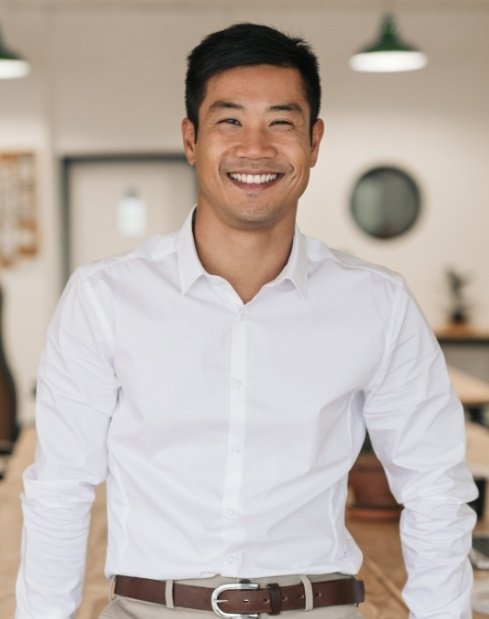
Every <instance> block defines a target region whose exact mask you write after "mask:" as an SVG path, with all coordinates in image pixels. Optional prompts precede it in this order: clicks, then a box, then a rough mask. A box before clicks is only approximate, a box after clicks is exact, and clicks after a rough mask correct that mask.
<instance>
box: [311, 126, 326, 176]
mask: <svg viewBox="0 0 489 619" xmlns="http://www.w3.org/2000/svg"><path fill="white" fill-rule="evenodd" d="M323 134H324V122H323V121H322V119H321V118H318V119H317V120H316V122H315V123H314V126H313V128H312V139H311V162H310V166H311V168H313V167H314V166H315V165H316V161H317V160H318V155H319V145H320V144H321V140H322V139H323Z"/></svg>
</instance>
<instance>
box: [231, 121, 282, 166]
mask: <svg viewBox="0 0 489 619" xmlns="http://www.w3.org/2000/svg"><path fill="white" fill-rule="evenodd" d="M235 154H236V156H237V157H246V158H248V159H262V158H272V157H274V156H275V155H276V154H277V150H276V148H275V146H274V145H273V144H272V141H271V139H270V135H269V134H268V132H267V131H266V130H265V129H263V128H259V127H254V128H252V127H248V128H246V129H244V130H243V131H241V132H240V135H239V140H238V143H237V145H236V148H235Z"/></svg>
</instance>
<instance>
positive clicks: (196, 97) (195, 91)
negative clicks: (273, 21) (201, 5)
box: [185, 23, 321, 135]
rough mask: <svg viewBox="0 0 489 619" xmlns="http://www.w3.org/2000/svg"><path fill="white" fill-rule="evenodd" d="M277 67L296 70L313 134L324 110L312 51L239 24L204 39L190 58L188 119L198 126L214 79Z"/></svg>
mask: <svg viewBox="0 0 489 619" xmlns="http://www.w3.org/2000/svg"><path fill="white" fill-rule="evenodd" d="M263 64H268V65H274V66H278V67H288V68H293V69H297V70H298V71H299V73H300V75H301V78H302V83H303V85H304V94H305V97H306V99H307V102H308V104H309V108H310V113H311V118H310V122H311V125H310V127H311V132H312V127H313V125H314V123H315V122H316V120H317V118H318V116H319V109H320V107H321V82H320V78H319V67H318V60H317V58H316V56H315V54H314V53H313V51H312V50H311V47H310V46H309V45H308V44H307V43H306V42H305V41H304V40H303V39H300V38H296V37H290V36H288V35H286V34H284V33H283V32H280V31H279V30H277V29H276V28H272V27H270V26H264V25H262V24H251V23H238V24H234V25H232V26H229V27H228V28H225V29H224V30H220V31H218V32H214V33H212V34H209V35H208V36H207V37H205V38H204V39H203V40H202V42H201V43H200V44H199V45H197V47H195V48H194V49H193V50H192V51H191V52H190V54H189V56H188V58H187V76H186V80H185V106H186V111H187V118H188V119H189V120H190V121H191V122H192V123H193V125H194V127H195V134H196V135H197V131H198V126H199V108H200V106H201V104H202V101H203V100H204V98H205V94H206V87H207V82H208V81H209V79H210V78H211V77H213V76H214V75H217V74H219V73H222V72H223V71H227V70H228V69H235V68H237V67H246V66H255V65H263Z"/></svg>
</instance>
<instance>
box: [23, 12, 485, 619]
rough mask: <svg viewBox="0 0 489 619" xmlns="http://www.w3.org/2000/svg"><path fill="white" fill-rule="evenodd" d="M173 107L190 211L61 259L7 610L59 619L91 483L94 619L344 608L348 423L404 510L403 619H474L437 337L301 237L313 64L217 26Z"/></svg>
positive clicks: (27, 617) (287, 47)
mask: <svg viewBox="0 0 489 619" xmlns="http://www.w3.org/2000/svg"><path fill="white" fill-rule="evenodd" d="M186 105H187V118H186V119H185V120H184V121H183V125H182V132H183V142H184V148H185V153H186V155H187V158H188V161H189V163H190V164H191V165H193V166H195V168H196V171H197V177H198V181H199V191H198V201H197V205H196V207H195V208H194V209H193V211H192V213H191V214H190V216H189V217H188V219H187V221H186V222H185V224H184V226H183V227H182V229H181V230H179V231H178V232H176V233H174V234H170V235H166V236H162V237H155V238H153V239H151V240H150V241H148V242H147V243H146V244H144V245H143V246H142V247H140V248H138V249H136V250H134V251H133V252H131V253H129V254H126V255H124V256H119V257H115V258H110V259H107V260H104V261H101V262H98V263H96V264H92V265H88V266H85V267H82V268H80V269H78V270H77V271H76V272H75V273H74V274H73V276H72V278H71V280H70V282H69V284H68V286H67V288H66V290H65V292H64V294H63V297H62V299H61V301H60V303H59V306H58V309H57V311H56V314H55V317H54V319H53V321H52V324H51V327H50V330H49V335H48V341H47V344H46V348H45V352H44V355H43V359H42V362H41V367H40V372H39V382H38V402H37V429H38V435H39V446H38V451H37V456H36V462H35V463H34V464H33V465H32V466H31V467H29V468H28V469H27V471H26V472H25V475H24V486H25V493H24V497H23V507H24V536H23V550H22V564H21V567H20V571H19V577H18V584H17V600H18V607H17V614H16V619H72V618H73V617H74V615H75V613H76V609H77V607H78V605H79V603H80V600H81V596H82V582H83V573H84V562H85V550H86V539H87V532H88V526H89V514H90V507H91V504H92V502H93V499H94V490H95V486H96V485H97V484H99V483H101V482H102V481H104V480H107V503H108V530H109V540H108V549H107V560H106V574H107V576H108V578H110V579H113V580H114V597H113V599H112V601H111V602H110V604H109V605H108V607H107V608H106V609H105V610H104V611H103V613H102V615H101V618H103V619H195V618H196V617H199V619H207V618H209V617H212V616H213V615H212V613H214V614H215V615H217V616H219V617H221V618H222V619H230V618H231V619H241V618H243V619H256V618H257V617H259V615H260V614H263V615H267V614H269V615H277V614H283V615H284V616H285V618H284V619H300V618H301V617H303V616H307V617H309V618H310V619H318V618H321V619H357V618H358V617H361V613H360V610H359V607H358V605H359V604H360V603H361V602H362V601H363V598H364V593H363V587H362V584H361V583H360V582H359V581H357V580H356V578H355V574H356V573H357V572H358V570H359V568H360V565H361V553H360V550H359V549H358V547H357V546H356V544H355V542H354V540H353V539H352V537H351V536H350V534H349V532H348V530H347V528H346V527H345V520H344V510H345V502H346V497H347V478H348V471H349V470H350V468H351V466H352V464H353V462H354V461H355V459H356V456H357V455H358V452H359V450H360V447H361V445H362V441H363V439H364V436H365V429H366V428H368V430H369V433H370V436H371V439H372V442H373V444H374V446H375V449H376V451H377V453H378V455H379V457H380V459H381V460H382V462H383V464H384V466H385V469H386V472H387V475H388V477H389V481H390V484H391V488H392V491H393V492H394V494H395V496H396V498H397V499H398V501H399V502H400V503H402V504H403V505H404V511H403V515H402V519H401V535H402V541H403V547H404V556H405V562H406V567H407V570H408V573H409V580H408V583H407V585H406V587H405V590H404V596H405V599H406V602H407V604H408V605H409V607H410V610H411V615H410V616H411V618H412V619H428V618H430V619H462V618H464V619H466V618H468V617H470V584H471V571H470V565H469V563H468V559H467V554H468V551H469V547H470V531H471V528H472V526H473V524H474V513H473V512H472V510H471V509H470V508H469V507H468V506H467V505H466V502H467V501H470V500H472V499H473V498H474V497H475V486H474V484H473V482H472V479H471V475H470V473H469V471H468V469H467V467H466V465H465V462H464V426H463V413H462V409H461V407H460V404H459V402H458V401H457V400H456V398H455V397H454V395H453V392H452V390H451V388H450V383H449V380H448V377H447V372H446V368H445V364H444V361H443V356H442V354H441V352H440V349H439V347H438V345H437V343H436V340H435V339H434V337H433V335H432V334H431V332H430V331H429V329H428V328H427V326H426V324H425V321H424V319H423V317H422V315H421V313H420V311H419V309H418V307H417V305H416V303H415V302H414V300H413V299H412V297H411V295H410V294H409V292H408V290H407V289H406V286H405V284H404V282H403V280H402V278H401V277H400V276H398V275H396V274H394V273H392V272H390V271H387V270H385V269H382V268H380V267H376V266H373V265H370V264H367V263H365V262H362V261H361V260H359V259H356V258H353V257H351V256H346V255H343V254H341V253H339V252H335V251H333V250H331V249H329V248H327V247H326V246H325V245H324V244H323V243H321V242H320V241H316V240H313V239H310V238H307V237H305V236H304V235H302V234H301V232H300V231H299V230H298V229H297V228H296V224H295V220H296V213H297V205H298V200H299V198H300V196H301V195H302V193H303V192H304V190H305V188H306V186H307V183H308V179H309V173H310V169H311V167H313V166H314V165H315V163H316V160H317V156H318V149H319V144H320V141H321V138H322V134H323V123H322V121H321V120H320V119H319V118H318V113H319V107H320V83H319V76H318V68H317V61H316V58H315V56H314V55H313V53H312V52H311V50H310V48H309V47H308V45H307V44H306V43H304V41H302V40H301V39H296V38H291V37H288V36H286V35H285V34H283V33H281V32H279V31H277V30H275V29H273V28H269V27H266V26H260V25H254V24H238V25H235V26H231V27H230V28H227V29H225V30H223V31H220V32H216V33H214V34H211V35H209V36H208V37H207V38H205V39H204V40H203V41H202V43H201V44H200V45H199V46H197V47H196V48H195V49H194V50H193V51H192V53H191V54H190V56H189V59H188V72H187V81H186ZM304 613H305V615H304Z"/></svg>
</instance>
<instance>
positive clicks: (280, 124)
mask: <svg viewBox="0 0 489 619" xmlns="http://www.w3.org/2000/svg"><path fill="white" fill-rule="evenodd" d="M271 124H272V126H275V127H277V126H278V127H286V128H287V127H293V126H294V123H293V122H292V121H291V120H287V119H286V118H277V119H276V120H273V121H272V123H271Z"/></svg>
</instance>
